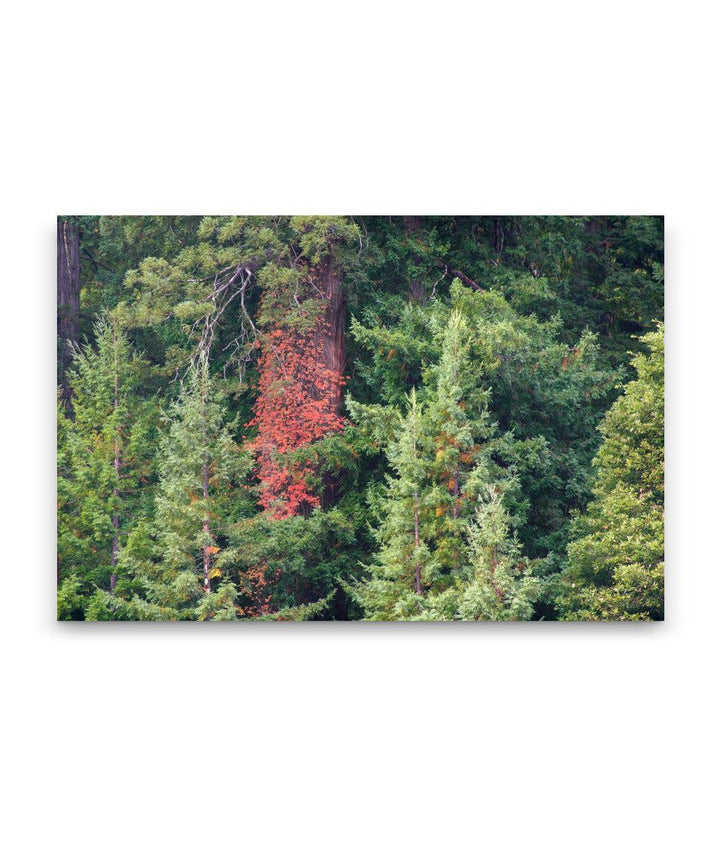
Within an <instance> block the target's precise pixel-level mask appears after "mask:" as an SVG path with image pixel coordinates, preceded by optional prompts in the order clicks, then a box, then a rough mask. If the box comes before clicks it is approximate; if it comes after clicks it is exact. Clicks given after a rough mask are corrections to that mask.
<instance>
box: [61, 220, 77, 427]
mask: <svg viewBox="0 0 720 856" xmlns="http://www.w3.org/2000/svg"><path fill="white" fill-rule="evenodd" d="M79 334H80V236H79V231H78V227H77V224H76V223H71V222H70V221H69V220H63V219H62V218H60V217H58V221H57V335H58V385H59V386H60V388H61V390H62V393H61V395H62V401H63V404H64V405H65V407H66V409H67V410H68V411H71V410H72V402H71V399H72V390H71V389H70V385H69V383H68V380H67V370H68V368H69V367H70V364H71V363H72V356H73V349H74V347H75V345H76V344H77V341H78V338H79Z"/></svg>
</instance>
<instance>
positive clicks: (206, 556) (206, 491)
mask: <svg viewBox="0 0 720 856" xmlns="http://www.w3.org/2000/svg"><path fill="white" fill-rule="evenodd" d="M206 367H207V364H205V366H204V367H203V370H202V371H203V374H202V379H201V384H202V385H201V389H200V395H201V399H202V425H203V444H204V447H205V448H204V449H203V466H202V480H203V504H204V509H205V510H204V516H203V524H202V528H203V536H204V537H203V589H204V590H205V592H206V594H210V557H211V553H210V510H209V507H208V502H209V499H210V479H209V470H208V454H207V446H208V438H207V430H206V429H207V423H206V413H205V404H206V401H207V389H206V387H205V371H206Z"/></svg>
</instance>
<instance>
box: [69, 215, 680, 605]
mask: <svg viewBox="0 0 720 856" xmlns="http://www.w3.org/2000/svg"><path fill="white" fill-rule="evenodd" d="M663 254H664V224H663V218H662V217H660V216H420V215H407V216H272V217H271V216H124V215H123V216H89V215H88V216H69V215H68V216H60V217H58V220H57V267H58V280H57V301H58V306H57V309H58V316H57V320H58V337H57V348H58V350H57V366H58V371H57V395H58V405H57V615H58V618H59V619H60V620H70V621H82V620H84V621H178V620H180V621H208V620H212V621H228V620H230V621H234V620H253V621H274V620H277V621H306V620H307V621H354V620H370V621H454V620H459V621H540V620H544V621H656V620H662V619H663V616H664V564H663V563H664V528H663V524H664V512H663V507H664V355H663V342H664V329H663V302H664V301H663V296H664V279H663Z"/></svg>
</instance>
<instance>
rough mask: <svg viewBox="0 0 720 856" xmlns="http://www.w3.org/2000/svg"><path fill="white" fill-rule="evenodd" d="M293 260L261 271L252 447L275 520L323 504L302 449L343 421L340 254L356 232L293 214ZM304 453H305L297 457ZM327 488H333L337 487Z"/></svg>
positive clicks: (263, 499) (341, 223) (263, 497)
mask: <svg viewBox="0 0 720 856" xmlns="http://www.w3.org/2000/svg"><path fill="white" fill-rule="evenodd" d="M290 227H291V230H292V233H293V236H294V244H293V250H294V252H293V253H291V254H290V257H289V258H287V259H283V260H282V262H283V263H281V264H272V265H268V267H267V268H266V269H265V271H264V272H263V274H264V275H263V289H264V294H263V301H262V307H261V313H260V320H261V324H262V325H263V333H262V336H261V340H260V346H261V349H262V351H261V355H260V358H259V360H258V366H259V374H260V377H259V385H258V386H259V390H258V396H257V399H256V401H255V405H254V418H253V419H252V421H251V422H250V423H249V424H250V425H251V426H254V427H256V428H257V432H258V433H257V437H256V438H255V439H254V440H253V441H252V443H251V448H252V449H253V451H254V452H255V454H256V460H257V468H256V475H257V477H258V479H259V480H260V504H261V505H262V507H263V508H264V509H266V510H267V511H268V512H269V513H270V515H271V516H272V517H275V518H277V519H282V518H285V517H290V516H292V515H295V514H307V513H309V511H311V510H312V509H313V508H317V507H318V506H319V505H320V493H321V491H320V489H319V487H318V485H317V483H316V481H317V480H316V474H317V464H316V462H315V461H313V459H312V455H303V454H302V450H305V449H307V447H309V446H310V445H311V444H313V443H315V442H316V441H318V440H321V439H322V438H323V437H325V436H327V435H328V434H330V433H333V432H337V431H340V430H341V429H342V427H343V425H344V419H343V417H342V414H341V403H342V387H343V384H344V378H343V371H344V368H345V294H344V290H343V282H342V262H341V253H340V252H338V250H339V248H340V247H341V246H342V243H343V242H344V241H347V240H348V239H350V238H352V237H354V236H356V235H357V234H358V232H357V228H356V227H355V226H354V225H353V224H352V223H350V221H348V220H347V219H346V218H333V217H294V218H293V219H292V220H291V222H290ZM298 452H300V454H299V455H298V454H296V453H298ZM326 488H327V490H328V491H329V492H332V488H333V486H332V485H331V484H327V485H326Z"/></svg>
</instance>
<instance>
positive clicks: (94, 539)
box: [58, 313, 156, 618]
mask: <svg viewBox="0 0 720 856" xmlns="http://www.w3.org/2000/svg"><path fill="white" fill-rule="evenodd" d="M94 332H95V339H96V343H97V344H96V347H95V348H93V347H91V346H87V347H85V348H84V349H82V350H80V351H76V355H75V360H74V364H73V367H72V368H71V369H70V370H69V371H68V379H69V382H70V385H71V387H72V389H73V392H74V400H73V410H74V418H70V417H68V416H67V415H66V414H65V413H64V411H63V410H62V409H61V410H60V411H59V412H58V571H59V579H60V582H61V585H62V584H63V583H65V581H68V582H67V586H66V588H65V591H75V592H76V593H78V594H79V593H82V594H83V595H84V596H85V597H87V598H92V597H93V596H94V597H95V601H93V602H96V601H97V600H98V598H99V599H100V600H103V599H104V598H103V597H102V595H101V594H98V593H97V592H96V589H99V590H101V591H102V590H104V591H106V592H108V593H109V595H111V596H112V595H113V594H114V593H115V590H116V586H117V585H118V570H119V569H118V558H119V554H120V550H121V548H122V546H123V543H124V541H125V539H126V537H127V533H128V531H129V530H130V529H131V527H132V525H133V524H134V522H135V520H136V519H137V517H138V516H139V515H140V513H141V510H142V509H143V506H145V505H146V504H147V499H148V497H147V494H146V493H145V492H144V491H143V487H144V486H145V485H146V484H147V482H148V479H149V477H150V474H151V470H152V466H151V460H152V452H153V448H152V442H153V437H154V421H155V419H154V416H155V413H156V411H155V408H154V406H153V403H152V401H147V400H146V401H143V400H142V399H141V398H140V395H139V390H140V387H141V384H142V380H143V377H144V376H145V374H146V363H145V361H144V360H143V359H141V358H140V357H138V356H137V355H136V354H134V353H133V352H132V350H131V348H130V345H129V342H128V340H127V337H126V336H125V334H124V332H123V331H122V329H121V327H120V323H119V321H118V318H117V315H116V314H112V313H111V314H109V315H106V316H104V317H103V318H101V319H100V320H99V321H98V322H97V324H96V326H95V331H94ZM125 582H127V581H125ZM89 602H90V601H88V602H87V603H86V604H85V606H86V607H87V605H88V604H89ZM74 611H75V612H76V611H77V610H76V609H75V610H74ZM61 617H64V618H67V617H70V616H69V615H67V614H62V615H61Z"/></svg>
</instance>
